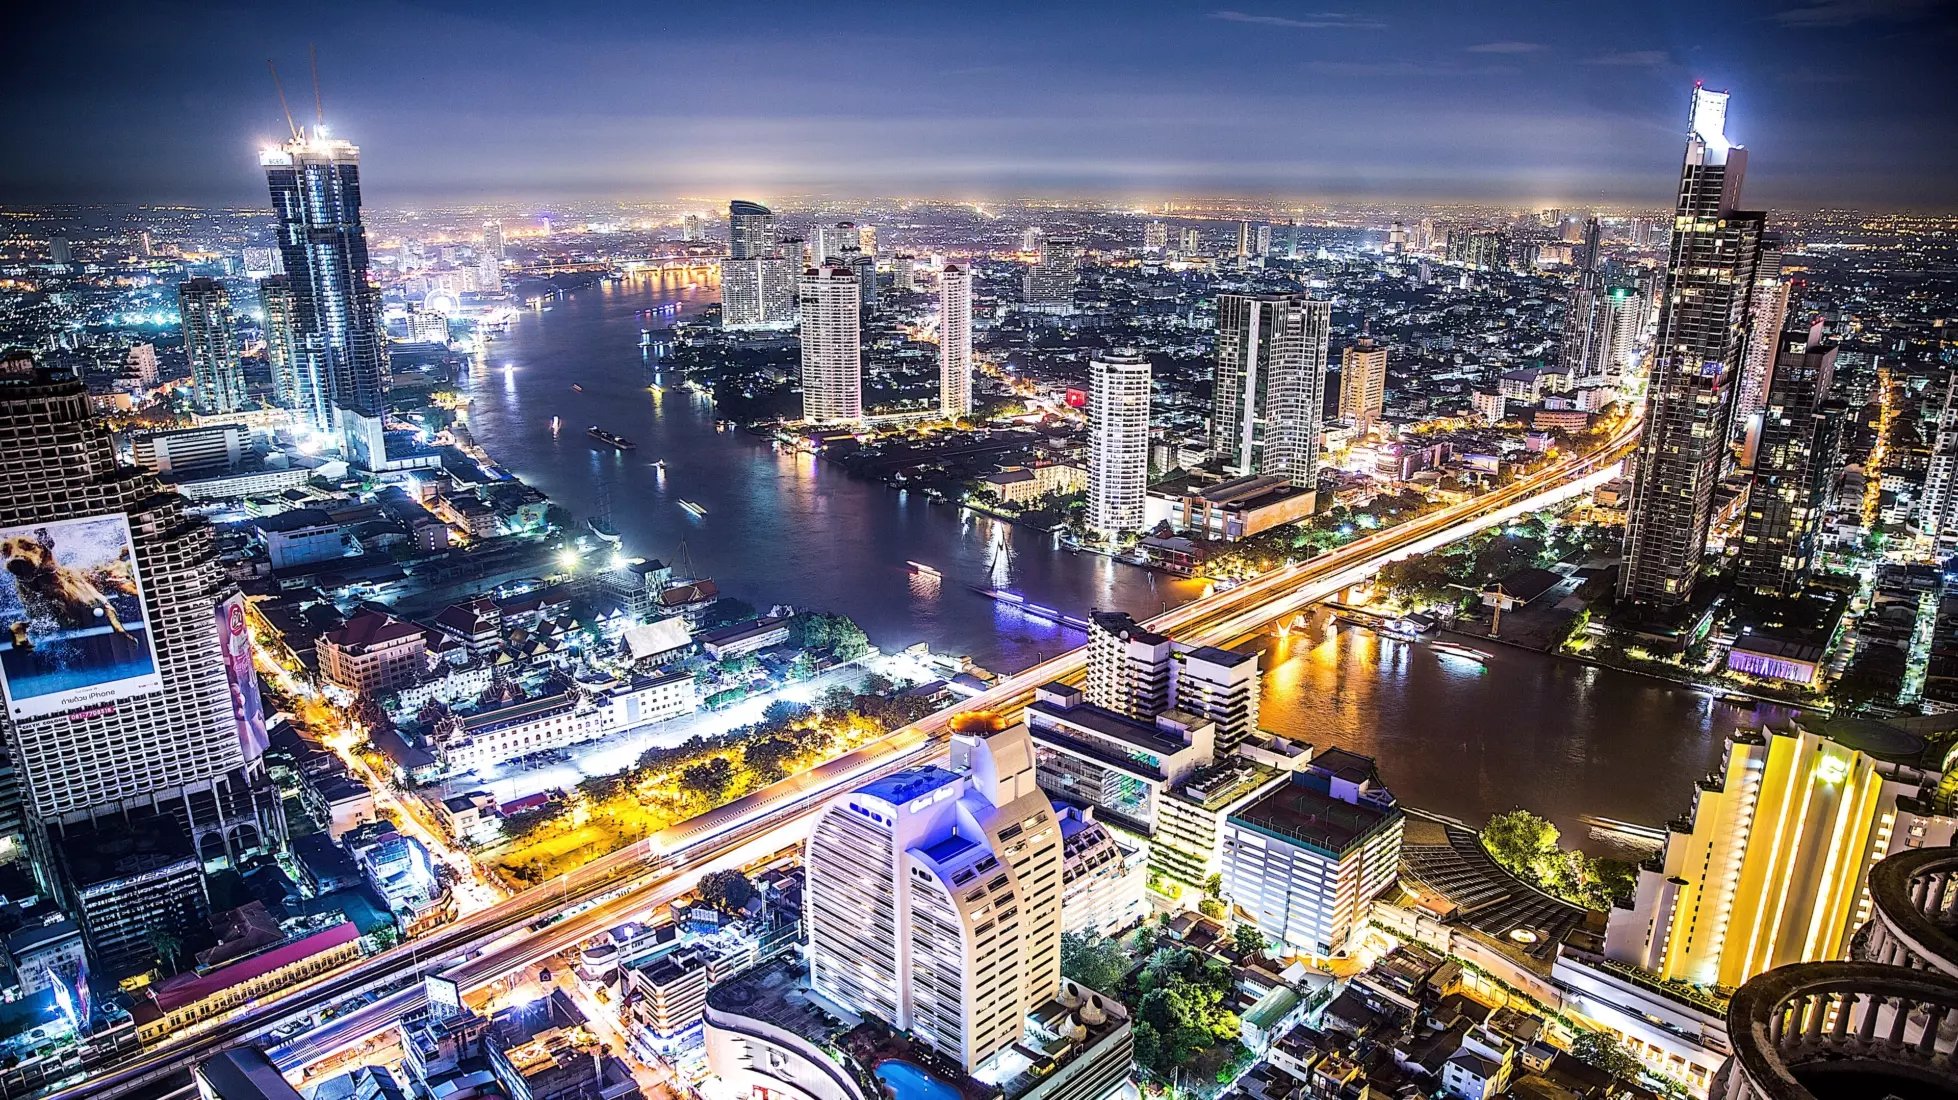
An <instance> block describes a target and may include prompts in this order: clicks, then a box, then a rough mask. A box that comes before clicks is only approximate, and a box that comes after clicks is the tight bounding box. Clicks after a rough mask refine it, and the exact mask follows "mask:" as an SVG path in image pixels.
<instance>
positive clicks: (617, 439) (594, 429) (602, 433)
mask: <svg viewBox="0 0 1958 1100" xmlns="http://www.w3.org/2000/svg"><path fill="white" fill-rule="evenodd" d="M585 434H586V435H588V436H591V437H592V438H593V439H596V440H598V441H599V442H600V443H605V444H609V445H611V446H613V447H617V448H618V449H619V450H621V451H630V450H634V449H636V448H638V446H639V444H637V443H634V442H633V441H632V440H630V439H627V438H626V437H625V436H622V435H614V434H613V433H611V432H608V431H606V430H605V429H604V428H601V427H599V426H598V425H596V424H594V425H592V426H591V427H589V428H586V429H585Z"/></svg>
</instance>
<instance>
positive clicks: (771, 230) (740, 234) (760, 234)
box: [727, 199, 822, 263]
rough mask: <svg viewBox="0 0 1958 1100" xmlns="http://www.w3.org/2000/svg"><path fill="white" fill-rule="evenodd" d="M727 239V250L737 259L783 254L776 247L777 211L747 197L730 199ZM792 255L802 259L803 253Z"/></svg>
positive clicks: (794, 257)
mask: <svg viewBox="0 0 1958 1100" xmlns="http://www.w3.org/2000/svg"><path fill="white" fill-rule="evenodd" d="M727 241H728V249H727V254H728V255H729V256H730V257H732V258H733V259H737V260H749V259H753V258H755V257H757V256H777V255H781V253H779V252H777V251H776V248H775V212H774V211H772V210H770V209H769V208H768V207H766V206H763V205H762V204H760V203H758V202H749V201H748V200H747V199H735V200H734V201H733V202H730V203H728V204H727ZM789 258H790V259H792V260H795V261H797V262H798V263H799V262H801V259H802V257H801V256H799V255H797V256H790V257H789ZM816 262H817V263H821V262H822V257H821V256H818V257H816Z"/></svg>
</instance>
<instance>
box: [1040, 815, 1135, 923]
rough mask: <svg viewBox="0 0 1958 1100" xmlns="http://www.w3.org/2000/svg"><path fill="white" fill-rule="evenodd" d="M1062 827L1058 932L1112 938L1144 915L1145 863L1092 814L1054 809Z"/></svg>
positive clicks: (1132, 848)
mask: <svg viewBox="0 0 1958 1100" xmlns="http://www.w3.org/2000/svg"><path fill="white" fill-rule="evenodd" d="M1054 813H1055V816H1056V817H1058V818H1059V820H1060V825H1061V845H1062V855H1063V864H1062V868H1061V930H1062V931H1063V932H1085V933H1087V934H1089V935H1092V936H1112V935H1114V934H1115V933H1117V932H1120V931H1122V930H1123V929H1125V928H1128V927H1130V926H1132V925H1134V924H1136V923H1137V922H1139V921H1141V920H1142V919H1143V918H1144V917H1146V916H1148V914H1149V905H1148V902H1147V901H1146V900H1145V898H1144V891H1146V890H1147V889H1148V887H1149V858H1148V856H1147V855H1146V854H1145V853H1144V852H1143V850H1142V849H1141V848H1139V847H1131V846H1129V845H1126V844H1123V843H1122V842H1121V841H1119V840H1117V839H1115V834H1114V833H1111V832H1109V831H1108V829H1107V828H1106V827H1104V826H1103V825H1102V824H1101V822H1099V821H1096V820H1095V813H1094V810H1093V809H1086V810H1081V809H1076V808H1074V807H1072V806H1063V805H1060V804H1056V805H1055V807H1054Z"/></svg>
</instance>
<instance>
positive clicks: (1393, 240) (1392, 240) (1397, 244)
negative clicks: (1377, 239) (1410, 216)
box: [1385, 219, 1407, 256]
mask: <svg viewBox="0 0 1958 1100" xmlns="http://www.w3.org/2000/svg"><path fill="white" fill-rule="evenodd" d="M1385 251H1386V253H1387V255H1389V256H1399V255H1401V254H1403V253H1405V252H1406V251H1407V223H1406V222H1403V221H1400V220H1399V219H1395V221H1394V223H1393V224H1392V225H1390V226H1388V227H1387V246H1386V249H1385Z"/></svg>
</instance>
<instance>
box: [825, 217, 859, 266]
mask: <svg viewBox="0 0 1958 1100" xmlns="http://www.w3.org/2000/svg"><path fill="white" fill-rule="evenodd" d="M862 251H863V235H862V234H861V233H859V232H857V223H855V222H837V223H836V224H835V225H819V226H817V227H816V252H817V261H818V262H819V263H828V262H829V261H830V260H835V259H841V258H843V255H844V254H845V253H848V252H862Z"/></svg>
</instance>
